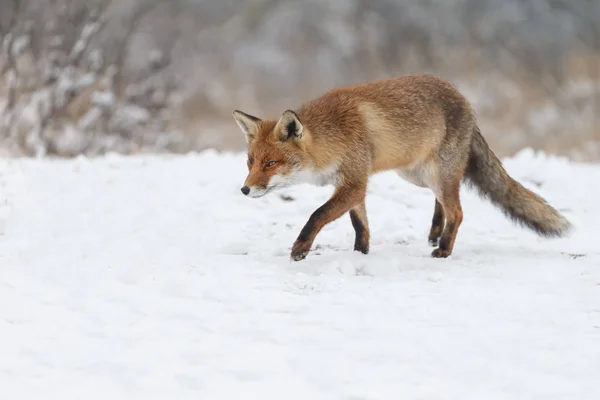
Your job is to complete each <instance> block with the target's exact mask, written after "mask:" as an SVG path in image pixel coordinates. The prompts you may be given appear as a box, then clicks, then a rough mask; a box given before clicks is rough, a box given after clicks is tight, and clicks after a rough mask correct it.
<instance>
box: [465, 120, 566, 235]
mask: <svg viewBox="0 0 600 400" xmlns="http://www.w3.org/2000/svg"><path fill="white" fill-rule="evenodd" d="M465 178H466V182H467V183H468V184H470V185H471V186H473V187H475V188H476V189H477V190H478V191H479V193H480V195H482V196H483V197H485V198H487V199H488V200H490V201H491V202H492V204H494V205H495V206H496V207H498V208H499V209H500V210H502V212H503V213H504V214H505V215H506V216H507V217H508V218H510V219H511V220H513V221H514V222H516V223H518V224H520V225H522V226H525V227H527V228H529V229H531V230H533V231H534V232H536V233H537V234H538V235H540V236H545V237H555V236H564V235H565V234H567V233H568V232H569V231H570V230H571V229H572V225H571V223H570V222H569V221H568V220H567V219H566V218H565V217H563V216H562V215H561V214H560V213H559V212H558V211H557V210H555V209H554V208H553V207H552V206H550V205H549V204H548V203H547V202H546V200H544V199H543V198H542V197H540V196H538V195H537V194H535V193H533V192H532V191H531V190H529V189H527V188H525V187H524V186H523V185H521V184H520V183H519V182H517V181H515V180H514V179H513V178H511V177H510V176H509V175H508V173H507V172H506V170H505V169H504V167H503V166H502V163H501V162H500V160H499V159H498V158H497V157H496V155H495V154H494V153H493V152H492V150H491V149H490V148H489V146H488V144H487V142H486V141H485V139H484V137H483V136H482V135H481V132H480V131H479V128H476V129H475V132H474V133H473V139H472V141H471V153H470V156H469V163H468V166H467V170H466V174H465Z"/></svg>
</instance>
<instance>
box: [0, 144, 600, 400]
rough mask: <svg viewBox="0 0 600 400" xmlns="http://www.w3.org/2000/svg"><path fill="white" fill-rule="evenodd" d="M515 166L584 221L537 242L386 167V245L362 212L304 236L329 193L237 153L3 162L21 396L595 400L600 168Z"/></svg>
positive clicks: (526, 161)
mask: <svg viewBox="0 0 600 400" xmlns="http://www.w3.org/2000/svg"><path fill="white" fill-rule="evenodd" d="M505 165H506V168H507V170H508V171H509V172H510V173H511V174H512V175H513V176H514V177H515V178H516V179H518V180H520V181H521V182H522V183H524V184H525V185H526V186H528V187H530V188H532V189H534V190H536V191H537V192H538V193H539V194H541V195H542V196H544V197H545V198H546V199H547V200H548V201H549V202H550V203H551V204H552V205H554V206H555V207H557V208H558V209H560V210H562V212H563V213H564V214H565V215H566V216H567V217H568V218H569V219H570V220H571V221H572V222H573V224H574V225H575V226H576V230H575V231H574V233H573V234H572V236H571V237H569V238H565V239H552V240H548V239H541V238H538V237H537V236H535V235H534V234H533V233H530V232H528V231H525V230H523V229H521V228H519V227H517V226H515V225H513V224H512V223H511V222H510V221H508V220H506V219H505V218H504V217H503V215H502V214H501V213H500V212H499V211H497V210H496V209H494V208H493V207H492V206H491V205H490V204H489V203H486V202H484V201H482V200H480V199H479V198H478V197H477V195H476V194H475V193H474V192H471V191H470V190H468V189H466V188H465V189H463V191H462V192H461V198H462V202H463V209H464V213H465V217H464V221H463V224H462V226H461V228H460V230H459V234H458V239H457V243H456V246H455V249H454V254H453V255H452V256H451V257H450V258H448V259H432V258H431V257H430V256H429V255H430V252H431V248H430V247H429V246H428V245H427V232H428V229H429V224H430V221H431V216H432V213H433V208H434V207H433V206H434V203H433V197H432V195H431V194H430V192H428V191H427V190H426V189H422V188H418V187H416V186H413V185H411V184H409V183H407V182H404V181H403V180H401V179H400V178H399V177H398V176H396V175H395V174H394V173H391V172H390V173H382V174H379V175H377V176H374V177H373V178H372V180H371V184H370V187H369V194H368V198H367V208H368V213H369V222H370V227H371V240H372V241H371V253H370V254H368V255H362V254H359V253H357V252H353V251H352V245H353V239H354V236H353V231H352V227H351V223H350V219H349V217H348V216H347V215H346V216H344V217H342V218H341V219H339V220H337V221H335V222H334V223H332V224H330V225H328V226H327V227H325V228H324V229H323V231H322V232H321V234H320V235H319V236H318V237H317V239H316V242H315V247H316V248H313V251H311V253H309V255H308V257H307V258H306V259H305V260H304V261H300V262H292V261H290V259H289V251H290V248H291V245H292V243H293V241H294V239H295V238H296V236H297V235H298V233H299V231H300V229H301V228H302V226H303V224H304V223H305V222H306V220H307V219H308V217H309V215H310V213H311V212H312V211H314V209H316V208H317V207H318V206H319V205H321V204H322V202H323V201H325V200H326V199H327V197H328V196H329V195H330V194H331V192H332V188H331V187H322V188H320V187H312V186H309V185H301V186H297V187H295V188H292V189H288V190H285V191H282V192H281V194H285V195H286V196H290V197H292V198H293V200H290V199H287V201H286V200H285V199H283V198H282V197H281V196H279V194H275V193H272V194H269V195H267V196H265V197H263V198H260V199H251V198H247V197H245V196H243V195H242V194H241V192H240V187H241V186H242V184H243V180H244V178H245V174H246V166H245V159H244V156H243V155H242V154H218V153H216V152H213V151H207V152H203V153H200V154H191V155H185V156H183V155H182V156H156V155H141V156H129V157H126V156H118V155H108V156H106V157H103V158H97V159H85V158H81V157H80V158H76V159H74V160H50V159H38V160H34V159H29V160H14V159H3V160H0V233H3V235H2V236H0V388H1V389H0V392H1V393H2V398H6V399H23V400H24V399H39V398H44V399H61V400H65V399H79V398H86V399H107V398H110V399H128V400H133V399H144V400H146V399H165V398H173V399H203V400H207V399H234V398H235V399H237V398H244V399H303V400H304V399H398V398H402V399H459V398H460V399H542V398H543V399H574V398H576V399H597V398H599V396H600V387H599V386H598V377H599V376H600V268H599V267H600V250H599V247H598V245H597V238H596V228H597V227H598V226H600V211H598V210H599V209H598V207H597V201H598V200H597V199H598V190H600V189H599V188H598V187H597V186H595V184H594V183H595V182H599V181H600V166H599V165H585V164H575V163H570V162H568V161H567V160H564V159H559V158H552V157H547V156H544V155H541V154H534V153H533V152H531V151H523V152H521V153H519V154H518V155H517V156H515V157H514V158H511V159H507V160H505Z"/></svg>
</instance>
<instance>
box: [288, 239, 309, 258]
mask: <svg viewBox="0 0 600 400" xmlns="http://www.w3.org/2000/svg"><path fill="white" fill-rule="evenodd" d="M310 245H311V244H310V243H308V242H299V241H296V242H294V245H293V246H292V252H291V254H290V256H291V258H292V260H294V261H300V260H304V259H305V258H306V256H307V255H308V252H309V251H310Z"/></svg>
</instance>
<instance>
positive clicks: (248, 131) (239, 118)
mask: <svg viewBox="0 0 600 400" xmlns="http://www.w3.org/2000/svg"><path fill="white" fill-rule="evenodd" d="M233 118H234V119H235V122H237V124H238V126H239V127H240V129H241V130H242V132H244V134H245V135H246V143H250V142H251V141H252V140H253V139H254V138H255V137H256V134H257V133H258V124H259V122H260V121H261V120H260V118H256V117H254V116H252V115H249V114H246V113H245V112H242V111H240V110H234V111H233Z"/></svg>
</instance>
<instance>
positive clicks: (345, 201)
mask: <svg viewBox="0 0 600 400" xmlns="http://www.w3.org/2000/svg"><path fill="white" fill-rule="evenodd" d="M233 117H234V119H235V121H236V122H237V124H238V126H239V127H240V129H241V130H242V132H243V133H244V134H245V137H246V143H247V149H248V160H247V166H248V170H249V173H248V176H247V177H246V180H245V182H244V186H243V187H242V188H241V191H242V193H243V194H244V195H246V196H249V197H253V198H257V197H262V196H264V195H266V194H267V193H271V192H273V191H274V190H277V189H280V188H284V187H289V186H290V185H293V184H297V183H304V182H307V183H312V184H315V185H320V186H323V185H333V186H334V187H335V190H334V192H333V194H332V196H331V198H329V200H327V201H326V202H325V203H324V204H323V205H322V206H321V207H319V208H317V209H316V210H315V211H314V212H313V213H312V215H311V216H310V218H309V219H308V221H307V223H306V224H305V225H304V227H303V228H302V230H301V231H300V234H299V235H298V237H297V239H296V241H295V242H294V244H293V246H292V251H291V258H292V259H293V260H295V261H298V260H302V259H304V258H305V257H306V256H307V254H308V253H309V251H310V248H311V246H312V244H313V241H314V240H315V237H316V236H317V234H318V233H319V231H320V230H321V229H322V228H323V226H325V225H326V224H328V223H330V222H332V221H334V220H336V219H338V218H340V217H341V216H342V215H344V214H345V213H346V212H347V211H348V212H349V214H350V221H351V222H352V226H353V228H354V230H355V234H356V236H355V241H354V250H356V251H360V252H362V253H364V254H367V253H368V252H369V238H370V234H369V225H368V218H367V210H366V206H365V195H366V189H367V182H368V179H369V177H370V176H371V175H372V174H374V173H377V172H380V171H384V170H396V171H397V172H398V174H399V175H400V176H401V177H403V178H404V179H406V180H407V181H409V182H411V183H413V184H415V185H417V186H421V187H427V188H429V189H430V190H431V191H432V192H433V194H434V195H435V206H434V211H433V218H432V220H431V229H430V231H429V237H428V239H429V243H430V245H431V246H434V247H437V248H435V249H434V250H433V252H432V253H431V255H432V256H433V257H436V258H441V257H448V256H450V255H451V254H452V250H453V247H454V242H455V240H456V234H457V231H458V228H459V226H460V224H461V222H462V220H463V211H462V207H461V204H460V199H459V188H460V184H461V182H464V183H466V184H468V185H470V186H471V187H475V188H476V189H478V191H479V193H480V195H482V197H485V198H487V199H488V200H489V201H491V202H492V204H494V205H495V206H497V207H499V208H500V209H501V210H502V212H503V213H504V214H505V215H506V216H507V217H509V218H510V219H512V220H513V221H515V222H516V223H520V224H521V225H524V226H525V227H528V228H530V229H532V230H533V231H534V232H536V233H537V234H539V235H541V236H546V237H552V236H563V235H564V234H566V233H567V232H569V231H570V230H571V228H572V225H571V223H570V222H569V221H568V220H567V219H565V218H564V217H563V216H562V215H560V214H559V213H558V211H556V210H555V209H554V208H552V207H551V206H550V205H548V204H547V203H546V201H545V200H544V199H543V198H541V197H540V196H538V195H537V194H535V193H533V192H532V191H530V190H529V189H527V188H525V187H523V186H522V185H521V184H520V183H518V182H517V181H515V180H514V179H513V178H511V177H510V176H509V175H508V173H507V172H506V170H505V169H504V167H503V166H502V163H501V162H500V160H499V159H498V158H497V157H496V155H495V154H494V153H493V152H492V150H491V149H490V148H489V147H488V144H487V142H486V141H485V139H484V138H483V136H482V135H481V132H480V131H479V127H478V126H477V122H476V117H475V114H474V111H473V109H472V106H471V105H470V103H469V102H468V100H467V99H466V98H465V97H464V96H463V95H462V94H461V93H460V92H459V91H458V90H457V89H456V88H455V87H454V86H453V85H452V84H451V83H450V82H448V81H445V80H443V79H441V78H439V77H436V76H432V75H427V74H416V75H405V76H400V77H395V78H390V79H382V80H376V81H370V82H364V83H360V84H355V85H348V86H343V87H338V88H335V89H332V90H330V91H328V92H326V93H325V94H323V95H322V96H321V97H319V98H316V99H314V100H312V101H309V102H307V103H305V104H303V105H301V106H300V107H299V108H297V109H296V110H295V111H293V110H289V109H288V110H286V111H284V112H283V113H282V115H281V116H280V117H279V119H278V120H268V119H260V118H257V117H255V116H252V115H249V114H246V113H244V112H242V111H239V110H234V111H233Z"/></svg>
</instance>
